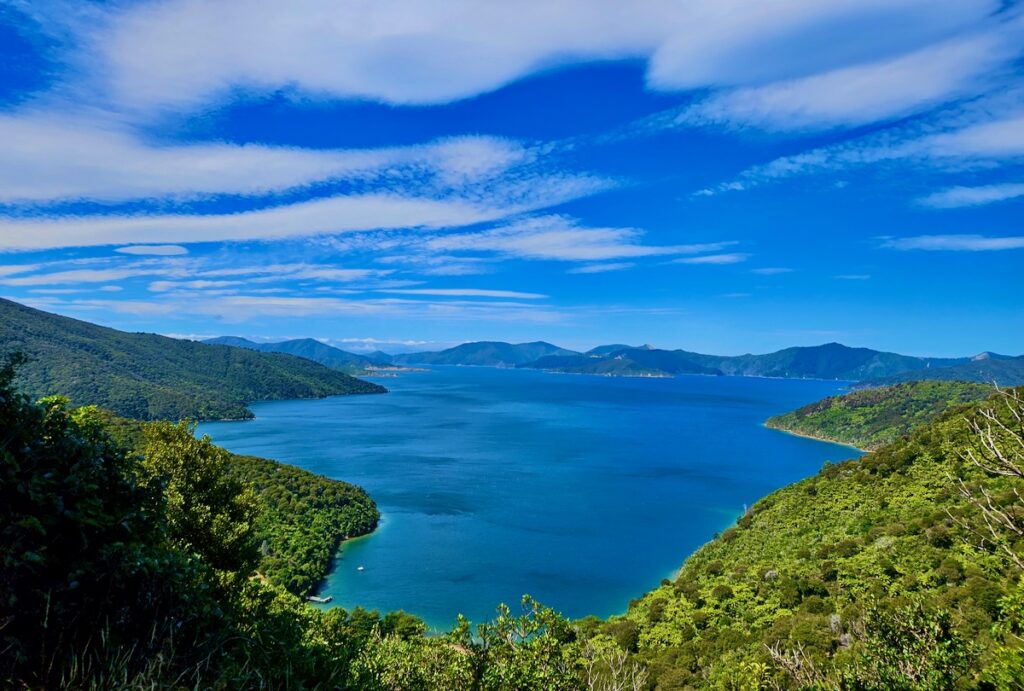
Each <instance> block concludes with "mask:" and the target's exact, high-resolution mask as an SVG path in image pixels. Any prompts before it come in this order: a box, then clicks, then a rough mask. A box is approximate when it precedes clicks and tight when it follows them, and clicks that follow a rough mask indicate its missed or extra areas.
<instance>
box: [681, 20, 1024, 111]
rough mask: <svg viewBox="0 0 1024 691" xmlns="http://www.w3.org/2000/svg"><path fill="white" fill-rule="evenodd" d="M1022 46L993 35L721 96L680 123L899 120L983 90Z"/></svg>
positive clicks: (696, 108)
mask: <svg viewBox="0 0 1024 691" xmlns="http://www.w3.org/2000/svg"><path fill="white" fill-rule="evenodd" d="M1018 33H1019V32H1018ZM1020 40H1021V36H1019V35H1018V36H1012V35H1011V36H1007V35H1004V33H1003V32H997V31H993V32H988V33H984V34H981V35H977V36H971V37H969V38H966V39H956V40H952V41H947V42H944V43H939V44H935V45H931V46H928V47H926V48H922V49H920V50H917V51H914V52H911V53H909V54H905V55H900V56H897V57H893V58H887V59H884V60H876V61H872V62H868V63H864V64H858V65H852V66H847V67H842V68H839V69H836V70H832V71H830V72H823V73H820V74H815V75H812V76H809V77H803V78H801V79H795V80H789V81H782V82H776V83H772V84H768V85H766V86H758V87H750V88H744V89H738V90H733V91H726V92H721V93H718V94H715V95H712V96H711V97H709V98H707V99H706V100H704V101H702V102H700V103H698V104H696V105H695V106H692V107H690V108H687V109H686V110H684V111H683V113H682V114H681V115H680V116H679V117H678V119H677V120H676V122H677V124H680V123H681V124H694V125H723V124H724V125H727V126H736V127H745V126H752V127H758V128H763V129H769V130H804V129H826V128H831V127H836V126H853V125H861V124H865V123H870V122H875V121H878V120H885V119H891V118H894V117H898V116H902V115H906V114H908V113H913V112H918V111H920V110H922V109H923V108H926V107H928V106H932V105H935V104H937V103H941V102H943V101H946V100H949V99H950V98H953V97H955V96H959V95H963V94H965V93H972V92H977V91H978V90H980V89H981V87H982V86H983V85H985V84H986V83H988V82H990V81H991V77H992V76H993V75H992V73H993V71H994V70H995V68H997V67H998V66H999V65H1002V64H1004V63H1005V62H1006V61H1007V60H1008V59H1009V58H1011V57H1012V56H1013V54H1014V53H1016V52H1018V51H1019V50H1020V43H1019V41H1020ZM1010 41H1013V43H1012V44H1011V43H1010ZM1011 45H1012V46H1013V48H1012V49H1011Z"/></svg>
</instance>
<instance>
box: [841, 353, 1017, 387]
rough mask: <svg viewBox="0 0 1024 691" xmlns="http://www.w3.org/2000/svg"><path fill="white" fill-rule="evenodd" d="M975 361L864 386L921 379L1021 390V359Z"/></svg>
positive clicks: (876, 380)
mask: <svg viewBox="0 0 1024 691" xmlns="http://www.w3.org/2000/svg"><path fill="white" fill-rule="evenodd" d="M985 355H988V357H980V358H979V357H975V358H972V359H971V360H970V361H969V362H964V363H961V364H957V365H953V366H952V367H934V368H930V369H927V370H914V371H910V372H899V373H896V374H892V375H889V376H885V377H878V378H872V379H865V380H864V381H862V382H861V384H862V385H864V386H884V385H886V384H896V383H899V382H906V381H916V380H920V379H936V380H942V381H969V382H977V383H983V384H993V383H995V384H997V385H999V386H1021V385H1022V384H1024V355H1022V356H1019V357H1008V356H1005V355H1004V356H995V357H993V356H991V354H987V353H986V354H985Z"/></svg>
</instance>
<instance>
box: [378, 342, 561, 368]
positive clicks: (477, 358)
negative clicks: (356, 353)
mask: <svg viewBox="0 0 1024 691" xmlns="http://www.w3.org/2000/svg"><path fill="white" fill-rule="evenodd" d="M578 354H579V353H576V352H574V351H572V350H566V349H565V348H559V347H558V346H555V345H551V344H550V343H545V342H543V341H535V342H532V343H502V342H500V341H478V342H475V343H463V344H462V345H457V346H455V347H454V348H448V349H447V350H441V351H438V352H426V353H405V354H402V355H395V356H393V357H392V358H391V360H392V362H393V363H395V364H411V365H476V366H486V367H516V366H518V365H522V364H525V363H527V362H533V361H535V360H537V359H539V358H542V357H547V356H550V355H578Z"/></svg>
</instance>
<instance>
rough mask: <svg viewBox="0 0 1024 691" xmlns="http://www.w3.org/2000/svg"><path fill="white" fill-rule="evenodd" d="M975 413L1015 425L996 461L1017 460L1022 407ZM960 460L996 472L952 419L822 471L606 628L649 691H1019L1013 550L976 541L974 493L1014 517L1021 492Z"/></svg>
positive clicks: (983, 536) (753, 515)
mask: <svg viewBox="0 0 1024 691" xmlns="http://www.w3.org/2000/svg"><path fill="white" fill-rule="evenodd" d="M980 406H981V407H988V406H991V407H993V408H994V409H995V410H996V411H997V418H999V419H1002V420H1003V421H1004V423H1008V424H1010V425H1011V427H1010V428H1009V429H1010V430H1011V431H1010V432H1007V433H1006V434H997V435H996V447H997V448H1000V449H1002V450H1003V452H1005V453H1007V454H1009V456H1008V457H1009V458H1010V459H1011V460H1013V459H1016V461H1017V462H1018V463H1019V462H1020V461H1021V460H1024V459H1022V458H1021V455H1020V449H1019V448H1016V445H1017V444H1018V443H1019V441H1015V438H1016V439H1017V440H1019V439H1020V438H1021V434H1022V432H1024V430H1021V429H1020V428H1019V423H1017V422H1014V418H1013V415H1012V414H1011V412H1010V411H1013V412H1014V413H1015V414H1018V415H1019V414H1020V413H1021V412H1022V410H1021V409H1022V406H1021V404H1020V402H1019V401H1018V402H1012V401H1009V402H1008V401H1003V400H1000V401H997V402H993V403H987V402H986V403H983V404H980ZM978 411H979V404H974V405H973V406H972V408H971V409H970V410H969V411H967V412H966V413H965V414H966V415H968V416H970V417H971V418H976V417H977V416H978V414H979V413H978ZM1015 428H1016V432H1013V431H1012V430H1014V429H1015ZM1014 435H1016V437H1015V436H1014ZM966 449H974V450H975V453H976V454H979V456H978V457H979V458H983V459H984V458H993V456H992V455H991V453H990V452H986V451H985V450H984V449H982V448H981V445H980V442H979V437H978V436H977V435H976V434H975V433H974V432H972V431H971V430H970V428H969V425H968V423H967V422H966V421H965V419H964V414H956V415H949V416H947V417H945V418H942V419H940V420H938V421H936V422H932V423H930V424H927V425H924V426H923V427H919V428H918V429H917V430H916V431H915V432H913V433H912V434H911V435H910V436H909V437H906V438H903V439H900V440H898V441H896V442H894V443H892V444H889V445H887V446H885V447H883V448H881V449H879V450H878V451H876V452H874V453H871V454H869V455H867V456H864V457H863V458H862V459H860V460H856V461H846V462H843V463H839V464H835V465H828V466H826V467H825V468H824V469H823V470H822V471H821V472H820V473H818V474H817V475H816V476H814V477H811V478H808V479H806V480H803V481H801V482H797V483H795V484H793V485H790V486H788V487H785V488H783V489H781V490H779V491H777V492H774V493H772V494H770V495H769V496H767V497H765V498H764V499H762V500H760V501H758V502H757V503H756V504H754V505H753V506H752V507H751V508H750V510H749V511H748V512H747V513H746V515H744V516H742V517H741V518H740V519H739V521H738V522H737V524H736V525H735V526H733V527H731V528H729V529H728V530H726V531H725V532H723V533H722V534H721V536H719V537H718V538H717V539H715V540H713V541H712V542H710V543H708V544H707V545H705V546H704V547H703V548H701V549H700V550H698V551H697V552H696V553H695V554H694V555H693V556H691V557H690V558H689V559H687V560H686V563H685V564H684V565H683V568H682V569H681V571H680V573H679V575H678V576H677V577H676V578H675V579H673V580H671V581H669V580H666V581H663V584H662V586H661V587H659V588H657V589H655V590H654V591H652V592H650V593H648V594H647V595H645V596H644V597H642V598H641V599H639V600H638V601H635V602H634V603H632V604H631V606H630V609H629V612H628V614H627V615H626V616H625V617H624V618H622V619H618V620H612V622H610V623H608V624H605V625H603V626H604V627H605V630H610V631H619V632H628V636H627V637H626V640H627V641H629V642H630V644H631V645H632V646H633V647H634V649H635V650H637V651H638V653H637V658H638V659H640V660H642V661H643V662H644V663H645V664H646V665H648V669H649V671H650V673H651V674H652V676H653V677H654V680H655V681H656V684H657V686H656V688H659V689H662V688H665V689H677V688H678V689H682V688H690V687H699V688H703V687H716V688H755V687H769V688H771V687H773V686H774V685H775V684H781V685H782V686H783V687H797V686H815V687H816V688H834V687H840V686H841V687H843V688H879V689H881V688H936V689H938V688H977V687H978V686H979V684H980V683H981V681H982V680H983V679H987V680H988V682H989V684H990V686H989V687H990V688H1011V687H1013V688H1018V686H1017V685H1015V684H1014V683H1013V682H1012V680H1013V679H1015V680H1016V682H1018V683H1019V682H1020V681H1021V680H1022V679H1024V666H1022V659H1024V658H1022V657H1021V651H1020V647H1019V646H1020V643H1019V639H1016V638H1015V637H1014V632H1016V631H1018V630H1019V627H1020V626H1021V624H1022V623H1024V618H1022V615H1024V606H1022V601H1021V599H1020V598H1021V595H1022V593H1021V589H1020V586H1019V585H1018V583H1017V576H1018V574H1019V569H1018V566H1017V564H1018V563H1024V561H1022V560H1021V556H1020V555H1022V554H1024V544H1022V543H1021V541H1020V537H1019V535H1017V534H1015V532H1014V531H1015V529H1010V528H1006V527H1004V526H1000V527H997V528H996V531H995V532H993V533H989V532H987V531H986V532H984V533H982V532H975V531H977V530H978V529H979V528H981V530H985V528H984V518H983V511H982V506H983V502H984V500H982V499H981V498H980V494H979V489H978V488H979V487H984V488H985V491H987V492H988V493H989V494H990V496H991V497H992V501H994V502H995V504H994V506H995V507H1000V506H1002V507H1006V506H1013V504H1012V502H1013V501H1014V499H1013V495H1012V494H1008V491H1009V490H1010V489H1011V487H1013V486H1017V489H1018V490H1019V489H1020V487H1019V485H1020V483H1021V482H1022V479H1021V477H1020V476H1019V475H1013V476H1011V477H999V476H997V475H996V474H994V473H989V472H985V471H983V470H982V469H981V468H979V467H978V466H976V465H974V464H972V463H970V462H967V461H965V460H964V457H963V455H962V454H963V452H964V451H965V450H966ZM953 478H963V480H964V481H965V483H966V484H964V485H959V484H958V483H957V482H956V481H955V480H954V479H953ZM965 493H967V494H965ZM1011 510H1013V511H1017V510H1019V507H1014V508H1012V509H1011ZM1008 597H1009V598H1015V599H1005V600H1003V599H1001V598H1008ZM616 622H618V624H617V625H618V628H617V629H615V628H613V626H614V625H615V623H616ZM773 651H774V652H773ZM901 661H902V662H901ZM844 679H845V680H846V681H845V682H843V681H842V680H844ZM854 680H856V682H857V683H853V682H854ZM1000 680H1001V681H1000Z"/></svg>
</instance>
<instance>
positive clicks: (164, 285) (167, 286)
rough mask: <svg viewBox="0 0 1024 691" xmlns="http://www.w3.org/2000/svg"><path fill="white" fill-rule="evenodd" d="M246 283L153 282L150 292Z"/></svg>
mask: <svg viewBox="0 0 1024 691" xmlns="http://www.w3.org/2000/svg"><path fill="white" fill-rule="evenodd" d="M244 283H245V281H203V280H199V281H153V282H152V283H150V284H149V290H150V291H151V292H154V293H165V292H168V291H172V290H207V289H209V288H227V287H229V286H238V285H244Z"/></svg>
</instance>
